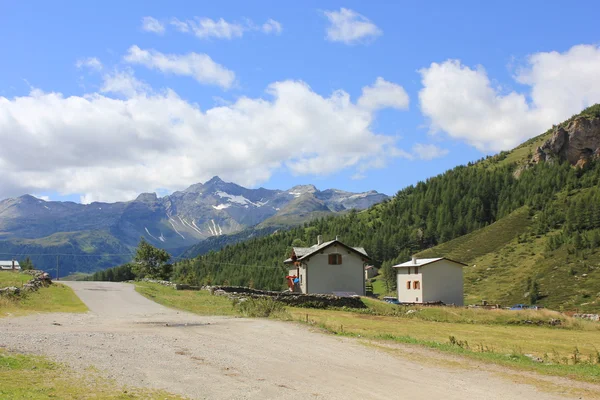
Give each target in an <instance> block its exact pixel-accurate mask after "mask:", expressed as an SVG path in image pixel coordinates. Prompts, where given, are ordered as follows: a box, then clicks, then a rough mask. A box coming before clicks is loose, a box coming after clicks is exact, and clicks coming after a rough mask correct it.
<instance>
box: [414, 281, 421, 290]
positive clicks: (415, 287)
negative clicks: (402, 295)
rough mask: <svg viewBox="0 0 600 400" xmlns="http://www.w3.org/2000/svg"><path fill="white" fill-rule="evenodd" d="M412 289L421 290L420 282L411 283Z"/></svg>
mask: <svg viewBox="0 0 600 400" xmlns="http://www.w3.org/2000/svg"><path fill="white" fill-rule="evenodd" d="M413 289H417V290H418V289H421V282H420V281H414V282H413Z"/></svg>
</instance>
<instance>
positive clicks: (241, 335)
mask: <svg viewBox="0 0 600 400" xmlns="http://www.w3.org/2000/svg"><path fill="white" fill-rule="evenodd" d="M65 284H67V285H69V286H71V287H72V288H73V289H74V290H75V292H76V293H77V295H78V296H79V297H80V298H81V299H82V300H83V301H84V302H85V303H86V304H87V305H88V307H89V308H90V312H88V313H86V314H39V315H30V316H26V317H18V318H3V319H0V347H7V348H8V349H11V350H16V351H22V352H31V353H36V354H46V355H48V356H50V357H52V358H53V359H56V360H58V361H62V362H65V363H67V364H69V365H71V366H73V367H75V368H86V367H88V366H90V365H93V366H95V367H96V368H98V369H99V370H101V371H102V372H103V373H104V374H105V375H107V376H109V377H111V378H114V379H116V380H117V382H119V383H121V384H124V385H128V386H133V387H151V388H159V389H165V390H167V391H169V392H172V393H179V394H182V395H184V396H187V397H189V398H193V399H307V398H317V399H319V398H320V399H344V400H348V399H392V398H397V399H400V398H402V399H446V400H452V399H461V400H465V399H487V400H494V399H503V400H504V399H561V398H563V397H559V396H557V395H551V394H547V393H544V392H540V391H538V390H536V388H535V387H533V386H529V385H524V384H518V383H514V382H511V381H509V380H506V379H503V378H501V377H499V376H498V375H496V374H493V373H490V372H485V371H476V370H475V371H474V370H465V369H461V368H447V367H441V366H440V367H436V366H432V365H431V363H423V364H422V363H419V362H418V361H414V360H407V359H403V358H400V357H397V356H394V355H391V354H389V353H387V352H385V351H382V350H377V349H374V348H370V347H367V346H364V345H361V344H359V343H357V342H356V341H354V340H352V339H347V338H339V337H335V336H332V335H326V334H321V333H316V332H311V331H310V329H309V328H307V327H304V326H301V325H297V324H293V323H284V322H278V321H270V320H262V319H244V318H230V317H204V316H197V315H193V314H189V313H185V312H181V311H177V310H173V309H170V308H167V307H163V306H161V305H159V304H156V303H154V302H152V301H150V300H148V299H146V298H144V297H143V296H141V295H139V294H138V293H136V292H135V290H134V287H133V286H132V285H130V284H123V283H109V282H65Z"/></svg>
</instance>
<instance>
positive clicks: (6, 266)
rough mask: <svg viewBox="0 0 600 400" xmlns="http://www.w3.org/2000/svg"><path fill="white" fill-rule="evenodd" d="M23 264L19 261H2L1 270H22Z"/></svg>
mask: <svg viewBox="0 0 600 400" xmlns="http://www.w3.org/2000/svg"><path fill="white" fill-rule="evenodd" d="M20 270H21V266H20V265H19V262H18V261H15V260H10V261H0V271H20Z"/></svg>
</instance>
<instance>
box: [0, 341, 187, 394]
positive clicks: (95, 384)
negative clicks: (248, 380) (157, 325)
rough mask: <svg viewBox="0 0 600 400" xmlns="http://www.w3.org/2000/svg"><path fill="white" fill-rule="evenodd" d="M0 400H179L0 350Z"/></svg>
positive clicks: (41, 359) (47, 361) (35, 358)
mask: <svg viewBox="0 0 600 400" xmlns="http://www.w3.org/2000/svg"><path fill="white" fill-rule="evenodd" d="M0 398H1V399H6V400H9V399H28V400H29V399H31V400H38V399H40V400H41V399H168V400H173V399H182V397H179V396H174V395H172V394H169V393H166V392H163V391H148V390H138V389H132V388H127V387H121V386H119V385H117V384H116V383H115V382H113V381H111V380H107V379H103V378H100V377H99V376H98V375H97V374H96V373H95V371H93V370H89V371H87V372H86V373H85V374H81V373H77V372H75V371H73V370H72V369H70V368H68V367H66V366H64V365H61V364H57V363H54V362H51V361H49V360H48V359H46V358H44V357H38V356H31V355H22V354H11V353H7V352H4V351H2V350H0Z"/></svg>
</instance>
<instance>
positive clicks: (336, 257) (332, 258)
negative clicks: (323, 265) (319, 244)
mask: <svg viewBox="0 0 600 400" xmlns="http://www.w3.org/2000/svg"><path fill="white" fill-rule="evenodd" d="M341 263H342V255H341V254H330V255H329V265H339V264H341Z"/></svg>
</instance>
